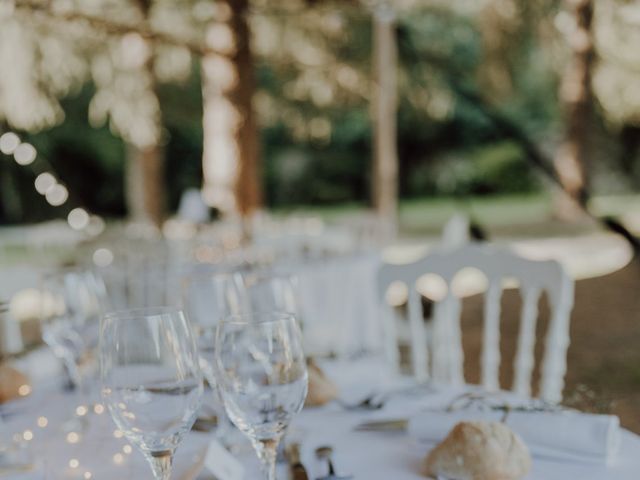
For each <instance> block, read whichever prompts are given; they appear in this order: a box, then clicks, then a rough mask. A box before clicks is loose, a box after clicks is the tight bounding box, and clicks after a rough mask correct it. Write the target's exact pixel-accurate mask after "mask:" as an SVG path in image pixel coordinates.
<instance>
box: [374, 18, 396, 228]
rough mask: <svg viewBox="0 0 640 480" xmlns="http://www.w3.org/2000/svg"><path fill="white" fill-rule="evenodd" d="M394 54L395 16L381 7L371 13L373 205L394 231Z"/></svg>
mask: <svg viewBox="0 0 640 480" xmlns="http://www.w3.org/2000/svg"><path fill="white" fill-rule="evenodd" d="M397 55H398V53H397V45H396V30H395V14H394V12H393V11H392V9H391V7H390V6H384V5H383V6H381V7H379V8H377V9H376V10H375V11H374V13H373V57H374V84H373V105H372V113H373V127H374V128H373V137H374V144H373V148H374V152H373V202H374V206H375V209H376V212H377V214H378V216H379V217H380V219H381V220H382V221H383V222H384V223H385V224H386V225H388V226H389V228H391V229H393V230H394V231H395V229H396V228H397V221H398V152H397V145H396V115H397V79H396V75H397V72H396V69H397Z"/></svg>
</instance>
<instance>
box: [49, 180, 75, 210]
mask: <svg viewBox="0 0 640 480" xmlns="http://www.w3.org/2000/svg"><path fill="white" fill-rule="evenodd" d="M45 198H46V199H47V202H49V204H50V205H51V206H54V207H59V206H60V205H62V204H64V202H66V201H67V199H68V198H69V190H67V187H65V186H64V185H60V184H59V183H57V184H55V185H53V186H52V187H51V188H49V189H48V190H47V192H46V193H45Z"/></svg>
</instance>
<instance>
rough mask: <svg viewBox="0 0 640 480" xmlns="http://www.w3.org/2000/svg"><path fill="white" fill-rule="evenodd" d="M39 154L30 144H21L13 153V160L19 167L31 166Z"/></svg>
mask: <svg viewBox="0 0 640 480" xmlns="http://www.w3.org/2000/svg"><path fill="white" fill-rule="evenodd" d="M37 155H38V153H37V152H36V149H35V147H34V146H33V145H31V144H30V143H21V144H20V145H18V146H17V147H16V149H15V151H14V152H13V158H14V159H15V161H16V163H17V164H18V165H23V166H25V165H31V164H32V163H33V162H34V160H35V159H36V156H37Z"/></svg>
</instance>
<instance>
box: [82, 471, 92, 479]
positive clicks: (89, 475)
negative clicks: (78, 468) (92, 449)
mask: <svg viewBox="0 0 640 480" xmlns="http://www.w3.org/2000/svg"><path fill="white" fill-rule="evenodd" d="M92 476H93V475H91V472H89V471H87V472H84V475H83V477H84V478H85V480H89V479H90V478H91V477H92Z"/></svg>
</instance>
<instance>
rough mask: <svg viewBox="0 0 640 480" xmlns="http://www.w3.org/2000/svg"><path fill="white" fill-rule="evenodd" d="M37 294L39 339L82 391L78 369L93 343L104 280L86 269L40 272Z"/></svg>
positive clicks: (102, 302)
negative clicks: (38, 294)
mask: <svg viewBox="0 0 640 480" xmlns="http://www.w3.org/2000/svg"><path fill="white" fill-rule="evenodd" d="M40 294H41V297H40V298H41V302H40V306H41V309H40V320H41V328H42V338H43V340H44V341H45V343H46V344H47V345H48V346H49V347H50V348H51V350H52V351H53V353H54V355H55V356H56V357H58V358H59V359H60V360H62V362H63V364H64V366H65V370H66V372H67V374H68V377H69V382H70V385H71V386H72V387H74V388H78V389H80V390H82V389H83V387H84V390H85V391H84V393H86V387H87V385H86V382H83V380H84V377H85V375H83V372H82V368H83V367H86V366H87V364H88V363H89V364H90V361H88V360H91V358H90V354H91V352H92V350H93V349H94V348H95V347H96V346H97V341H98V323H99V319H100V315H101V311H102V308H104V307H105V303H106V291H105V289H104V283H103V282H102V279H101V278H100V277H99V276H98V275H96V274H94V273H93V272H91V271H90V270H83V269H78V268H66V269H62V270H58V271H56V272H53V273H49V274H47V275H44V276H43V278H42V280H41V283H40Z"/></svg>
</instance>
